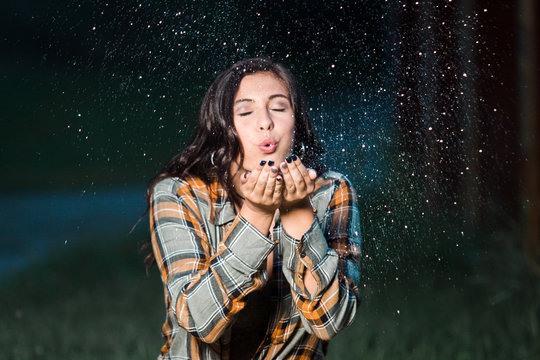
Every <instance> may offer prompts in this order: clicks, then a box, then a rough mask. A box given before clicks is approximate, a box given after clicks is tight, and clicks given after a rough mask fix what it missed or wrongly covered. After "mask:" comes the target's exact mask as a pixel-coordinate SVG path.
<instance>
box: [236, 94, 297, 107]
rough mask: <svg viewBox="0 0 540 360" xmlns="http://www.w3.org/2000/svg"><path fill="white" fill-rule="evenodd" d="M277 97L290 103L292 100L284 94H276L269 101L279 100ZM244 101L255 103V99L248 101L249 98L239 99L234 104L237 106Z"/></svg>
mask: <svg viewBox="0 0 540 360" xmlns="http://www.w3.org/2000/svg"><path fill="white" fill-rule="evenodd" d="M277 97H281V98H284V99H287V100H289V102H290V101H291V99H290V98H289V97H288V96H285V95H283V94H274V95H270V97H269V98H268V99H269V100H272V99H275V98H277ZM244 101H247V102H255V100H253V99H248V98H246V99H238V100H236V101H235V102H234V104H235V105H236V104H238V103H241V102H244Z"/></svg>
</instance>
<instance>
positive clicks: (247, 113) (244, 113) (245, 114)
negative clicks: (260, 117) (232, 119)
mask: <svg viewBox="0 0 540 360" xmlns="http://www.w3.org/2000/svg"><path fill="white" fill-rule="evenodd" d="M252 112H253V111H247V112H243V113H240V114H238V115H239V116H248V115H249V114H251V113H252Z"/></svg>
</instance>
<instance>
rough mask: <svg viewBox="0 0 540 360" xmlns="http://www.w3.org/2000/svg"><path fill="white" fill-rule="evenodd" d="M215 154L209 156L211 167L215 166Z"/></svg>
mask: <svg viewBox="0 0 540 360" xmlns="http://www.w3.org/2000/svg"><path fill="white" fill-rule="evenodd" d="M215 154H216V152H215V151H214V152H213V153H212V154H211V155H210V163H211V164H212V165H213V166H216V164H214V155H215Z"/></svg>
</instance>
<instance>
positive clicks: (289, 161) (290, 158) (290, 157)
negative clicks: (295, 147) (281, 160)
mask: <svg viewBox="0 0 540 360" xmlns="http://www.w3.org/2000/svg"><path fill="white" fill-rule="evenodd" d="M285 161H287V162H288V163H289V164H290V163H291V161H292V156H287V157H286V158H285Z"/></svg>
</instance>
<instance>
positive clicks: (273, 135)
mask: <svg viewBox="0 0 540 360" xmlns="http://www.w3.org/2000/svg"><path fill="white" fill-rule="evenodd" d="M233 119H234V127H235V128H236V132H237V133H238V137H239V139H240V143H241V145H242V148H243V150H244V163H243V164H242V166H243V168H244V169H246V170H252V169H254V168H255V167H256V166H257V164H259V163H260V162H261V160H266V161H269V160H273V161H274V162H275V163H276V164H279V163H280V162H282V161H284V159H285V157H287V156H288V155H290V153H291V149H292V146H293V144H292V142H293V138H294V111H293V108H292V105H291V101H290V96H289V91H288V90H287V87H286V86H285V84H284V83H283V82H282V81H281V80H280V79H279V78H277V77H276V76H275V75H274V74H272V73H271V72H258V73H255V74H251V75H247V76H245V77H244V78H243V79H242V81H241V82H240V86H239V87H238V91H237V93H236V96H235V98H234V105H233Z"/></svg>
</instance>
